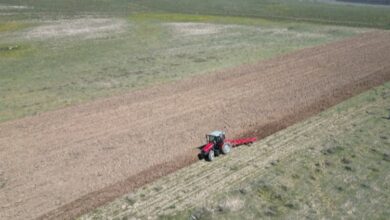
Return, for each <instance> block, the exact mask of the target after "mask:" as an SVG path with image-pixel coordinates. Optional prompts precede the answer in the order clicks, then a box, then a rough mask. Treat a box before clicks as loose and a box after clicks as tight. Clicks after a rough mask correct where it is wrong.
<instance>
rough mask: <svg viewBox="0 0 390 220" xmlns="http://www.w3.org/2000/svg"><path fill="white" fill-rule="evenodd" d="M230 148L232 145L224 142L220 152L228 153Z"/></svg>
mask: <svg viewBox="0 0 390 220" xmlns="http://www.w3.org/2000/svg"><path fill="white" fill-rule="evenodd" d="M231 149H232V146H231V145H230V144H228V143H225V144H223V146H222V153H223V154H228V153H230V150H231Z"/></svg>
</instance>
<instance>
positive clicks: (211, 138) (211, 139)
mask: <svg viewBox="0 0 390 220" xmlns="http://www.w3.org/2000/svg"><path fill="white" fill-rule="evenodd" d="M214 140H215V137H214V136H211V135H207V141H208V142H213V141H214Z"/></svg>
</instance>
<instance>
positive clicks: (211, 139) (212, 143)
mask: <svg viewBox="0 0 390 220" xmlns="http://www.w3.org/2000/svg"><path fill="white" fill-rule="evenodd" d="M206 140H207V144H206V145H204V146H203V147H202V149H201V153H200V157H201V158H206V159H207V160H208V161H212V160H213V159H214V157H215V156H218V155H219V154H221V153H222V154H228V153H229V152H230V151H231V149H232V148H233V147H237V146H239V145H243V144H251V143H253V142H255V141H256V138H245V139H237V140H227V139H225V132H223V131H213V132H211V133H209V134H206Z"/></svg>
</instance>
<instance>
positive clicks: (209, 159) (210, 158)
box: [207, 150, 214, 161]
mask: <svg viewBox="0 0 390 220" xmlns="http://www.w3.org/2000/svg"><path fill="white" fill-rule="evenodd" d="M207 159H208V161H213V160H214V150H210V152H209V154H208V155H207Z"/></svg>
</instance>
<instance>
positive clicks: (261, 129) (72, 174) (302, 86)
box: [0, 32, 390, 219]
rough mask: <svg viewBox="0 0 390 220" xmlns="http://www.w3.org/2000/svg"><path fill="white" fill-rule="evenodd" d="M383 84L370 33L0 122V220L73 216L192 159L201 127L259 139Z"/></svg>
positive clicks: (389, 48) (388, 65)
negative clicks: (0, 182) (124, 93)
mask: <svg viewBox="0 0 390 220" xmlns="http://www.w3.org/2000/svg"><path fill="white" fill-rule="evenodd" d="M388 80H390V33H389V32H372V33H368V34H363V35H360V36H358V37H355V38H351V39H348V40H344V41H340V42H336V43H332V44H328V45H324V46H319V47H314V48H310V49H305V50H301V51H299V52H295V53H292V54H289V55H285V56H281V57H278V58H276V59H271V60H268V61H263V62H259V63H257V64H253V65H246V66H240V67H237V68H233V69H228V70H223V71H220V72H217V73H213V74H209V75H203V76H199V77H194V78H190V79H185V80H182V81H180V82H176V83H171V84H165V85H159V86H155V87H152V88H147V89H143V90H138V91H135V92H132V93H129V94H127V95H124V96H121V97H114V98H109V99H105V100H100V101H96V102H92V103H88V104H84V105H80V106H76V107H71V108H66V109H62V110H58V111H52V112H48V113H44V114H41V115H37V116H34V117H28V118H24V119H20V120H15V121H10V122H6V123H3V124H0V153H1V160H0V178H1V180H4V181H3V182H4V183H3V184H2V185H1V186H2V188H1V189H0V219H26V218H71V217H74V216H77V215H80V214H82V213H84V212H86V211H88V210H91V209H92V208H93V207H96V206H99V205H101V204H103V203H105V202H107V201H110V200H112V199H114V198H115V197H117V196H119V195H121V194H124V193H125V192H128V191H131V190H132V189H134V188H135V187H139V186H141V185H143V184H145V183H146V182H149V181H151V180H154V179H156V178H158V177H160V176H163V175H165V174H167V173H169V172H173V171H175V170H177V169H178V168H180V167H184V166H186V165H188V164H190V163H193V162H195V161H196V160H197V157H196V155H197V147H198V146H199V145H201V144H203V143H204V140H203V137H204V134H205V133H206V132H208V131H211V130H214V129H221V130H225V131H226V132H227V136H229V137H239V136H245V135H256V136H258V137H264V136H266V135H268V134H271V133H273V132H275V131H277V130H280V129H282V128H285V127H287V126H289V125H291V124H293V123H295V122H297V121H300V120H303V119H305V118H307V117H309V116H311V115H313V114H316V113H318V112H320V111H321V110H323V109H326V108H328V107H329V106H332V105H334V104H336V103H339V102H340V101H342V100H344V99H346V98H348V97H350V96H352V95H354V94H356V93H359V92H361V91H364V90H366V89H368V88H371V87H373V86H375V85H379V84H382V83H383V82H385V81H388Z"/></svg>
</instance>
